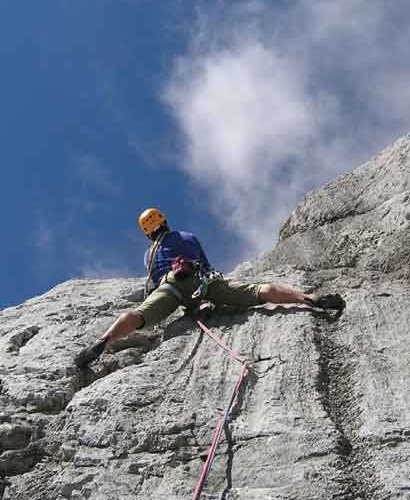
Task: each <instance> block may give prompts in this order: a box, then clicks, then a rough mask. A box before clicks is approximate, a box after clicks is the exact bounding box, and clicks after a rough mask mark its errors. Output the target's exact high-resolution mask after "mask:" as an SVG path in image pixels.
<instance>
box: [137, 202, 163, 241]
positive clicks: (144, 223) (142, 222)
mask: <svg viewBox="0 0 410 500" xmlns="http://www.w3.org/2000/svg"><path fill="white" fill-rule="evenodd" d="M166 223H167V220H166V218H165V215H164V214H163V213H162V212H160V211H159V210H158V208H147V209H146V210H144V211H143V212H142V214H141V215H140V216H139V218H138V224H139V226H140V228H141V229H142V230H143V231H144V233H145V234H146V235H147V236H148V238H151V237H152V235H153V234H154V233H155V231H157V230H158V229H159V228H160V226H162V225H164V224H166Z"/></svg>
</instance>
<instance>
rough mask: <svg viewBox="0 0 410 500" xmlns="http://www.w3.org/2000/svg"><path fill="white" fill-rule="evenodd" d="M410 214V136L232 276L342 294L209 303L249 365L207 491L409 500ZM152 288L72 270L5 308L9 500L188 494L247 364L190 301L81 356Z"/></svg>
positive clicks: (310, 201)
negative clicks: (308, 302) (334, 301)
mask: <svg viewBox="0 0 410 500" xmlns="http://www.w3.org/2000/svg"><path fill="white" fill-rule="evenodd" d="M409 225H410V136H408V137H404V138H402V139H400V140H399V141H397V142H396V143H395V144H393V146H391V147H390V148H388V149H386V150H385V151H383V152H381V153H380V154H379V155H377V156H376V157H375V158H374V159H373V160H371V161H370V162H369V163H367V164H365V165H363V166H361V167H359V168H357V169H355V170H354V171H353V172H352V173H349V174H347V175H344V176H343V177H341V178H339V179H338V180H337V181H336V182H334V183H332V184H330V185H328V186H326V187H324V188H323V189H320V190H318V191H316V192H314V193H311V194H309V195H308V196H307V197H306V199H305V200H304V202H303V203H302V204H301V205H300V206H299V207H298V208H297V209H296V210H295V212H294V213H293V214H291V216H290V218H289V219H288V221H287V222H286V223H285V224H284V225H283V228H282V231H281V239H280V242H279V244H278V245H277V247H276V248H275V249H274V250H273V251H272V252H271V253H269V254H267V255H265V256H264V257H262V258H260V259H258V260H256V261H254V262H248V263H244V264H243V265H241V266H239V268H238V269H237V270H236V271H235V272H234V273H233V274H232V276H231V277H232V278H237V279H242V280H246V281H249V282H253V281H255V280H257V281H263V282H270V281H275V282H281V283H285V284H289V285H291V286H293V287H297V288H299V289H303V290H314V291H317V292H324V293H325V292H333V291H339V292H340V293H342V294H343V295H344V296H345V298H346V300H347V304H348V305H347V308H346V310H345V312H344V314H343V315H342V316H341V317H340V318H337V317H333V316H331V315H326V314H323V313H320V312H318V311H316V312H312V311H311V310H309V309H308V308H307V307H304V306H287V307H283V306H273V305H269V306H267V307H259V308H255V309H252V310H248V311H237V310H232V309H220V310H215V311H213V312H212V313H211V314H210V315H209V317H208V318H207V320H206V323H207V325H208V326H210V327H211V328H212V329H214V331H216V330H218V331H219V334H220V335H221V336H222V337H223V338H224V340H225V341H226V342H228V343H229V344H230V345H232V346H233V348H235V349H236V350H238V351H240V352H241V353H242V354H243V355H244V356H246V357H248V358H249V359H250V360H252V361H253V372H252V374H251V376H250V377H249V378H248V383H247V386H246V388H245V391H244V392H243V394H242V397H241V399H240V401H239V402H238V404H237V405H236V408H235V411H234V413H233V415H232V419H231V422H230V424H229V427H228V428H226V429H225V433H224V434H223V439H222V441H221V444H220V446H219V448H218V453H217V456H216V459H215V461H214V464H213V467H212V469H211V473H210V475H209V479H208V481H207V483H206V485H205V488H204V492H203V495H202V498H204V499H205V498H207V499H215V500H216V499H221V498H222V499H229V500H239V499H240V500H268V499H269V500H273V499H274V500H284V499H288V500H290V499H293V500H298V499H321V500H328V499H359V498H360V499H363V500H380V499H395V498H400V499H410V391H409V385H410V347H409V345H410V344H409V335H410V328H409V325H410V312H409V298H410V286H409V274H410V273H409V263H410V260H409V257H410V231H409ZM142 294H143V279H118V280H112V279H111V280H85V279H83V280H73V281H69V282H67V283H63V284H61V285H59V286H57V287H56V288H54V289H53V290H51V291H50V292H48V293H46V294H45V295H43V296H41V297H37V298H34V299H32V300H29V301H27V302H25V303H24V304H22V305H20V306H17V307H13V308H8V309H6V310H4V311H2V312H0V370H1V372H0V373H1V384H0V402H1V406H0V471H3V473H5V475H6V477H7V479H8V480H9V481H10V483H11V485H10V486H8V487H6V488H5V491H4V496H3V498H4V499H8V500H10V499H13V500H23V499H24V500H25V499H38V500H40V499H41V500H57V499H58V500H59V499H73V500H74V499H75V500H83V499H93V500H98V499H101V500H103V499H104V500H114V499H115V500H117V499H121V500H127V499H130V500H131V499H136V498H138V499H141V500H154V499H155V500H158V499H160V500H162V499H164V500H172V499H175V500H178V499H181V500H183V499H190V498H191V496H192V492H193V490H194V489H195V486H196V483H197V481H198V479H199V476H200V472H201V468H202V464H203V460H204V459H205V458H206V453H207V450H208V448H209V445H210V443H211V440H212V436H213V431H214V430H215V427H216V425H217V423H218V421H219V419H220V416H221V413H222V412H223V409H224V407H225V406H226V404H227V401H228V399H229V397H230V394H231V391H232V388H233V386H234V384H235V382H236V379H237V377H238V374H239V371H240V366H238V363H237V362H235V361H233V360H231V359H229V358H228V357H227V356H226V355H225V353H224V352H223V351H221V350H220V348H219V347H218V346H217V345H216V344H215V343H213V341H212V340H210V339H209V338H207V337H203V336H202V335H201V334H200V331H199V329H198V327H197V326H195V324H194V323H193V321H192V320H191V319H190V318H189V317H186V316H184V315H183V313H182V311H179V312H177V313H175V314H174V315H173V316H172V317H171V318H169V319H168V320H167V322H166V323H164V324H161V325H159V326H158V327H156V328H154V329H146V330H144V331H142V333H141V334H140V335H138V336H130V337H129V338H128V339H126V340H124V341H123V342H121V343H119V344H118V345H117V347H116V348H117V350H118V352H116V353H115V354H104V356H103V357H102V358H101V359H100V360H99V361H98V362H96V363H94V364H93V365H91V368H90V370H86V371H84V372H82V373H81V372H79V371H78V370H77V369H76V368H75V367H74V366H73V363H72V359H73V356H74V355H75V353H77V352H78V351H79V349H81V348H82V347H84V346H85V345H88V344H90V343H91V342H92V341H93V340H95V339H96V338H97V337H98V336H99V335H100V334H101V332H102V331H103V330H104V329H105V328H106V327H107V326H108V325H109V324H110V323H111V322H112V321H113V319H114V318H116V317H117V316H118V314H120V313H121V312H122V311H123V310H125V309H127V308H129V307H134V306H135V304H136V303H138V302H139V301H141V300H142ZM0 484H1V480H0ZM3 489H4V488H2V487H1V486H0V492H1V491H2V490H3ZM0 498H1V496H0Z"/></svg>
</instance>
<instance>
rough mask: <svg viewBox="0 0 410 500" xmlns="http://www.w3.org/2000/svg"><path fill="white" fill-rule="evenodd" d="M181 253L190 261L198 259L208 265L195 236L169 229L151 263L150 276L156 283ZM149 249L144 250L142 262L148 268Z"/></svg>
mask: <svg viewBox="0 0 410 500" xmlns="http://www.w3.org/2000/svg"><path fill="white" fill-rule="evenodd" d="M178 255H182V256H183V257H186V258H187V259H188V260H190V261H198V260H199V261H200V262H201V263H202V264H203V265H204V266H205V267H210V266H209V262H208V259H207V257H206V255H205V252H204V251H203V250H202V247H201V244H200V243H199V241H198V240H197V238H196V237H195V236H194V235H193V234H191V233H187V232H185V231H170V232H169V233H166V234H165V236H164V237H163V239H162V241H161V244H160V245H159V247H158V249H157V252H156V255H155V259H154V262H153V265H152V270H151V278H152V281H153V282H154V283H155V284H156V285H157V284H158V283H159V281H160V279H161V278H162V276H164V274H166V273H167V272H168V271H170V270H171V266H172V262H173V260H174V259H175V257H178ZM148 258H149V249H148V250H147V251H146V252H145V256H144V263H145V267H146V268H147V269H148V264H149V262H148Z"/></svg>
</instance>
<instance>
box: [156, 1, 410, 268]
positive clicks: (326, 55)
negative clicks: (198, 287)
mask: <svg viewBox="0 0 410 500" xmlns="http://www.w3.org/2000/svg"><path fill="white" fill-rule="evenodd" d="M204 5H205V4H204ZM218 5H219V8H217V9H216V10H213V11H211V10H210V9H209V8H208V7H207V8H206V9H202V10H200V13H199V16H198V26H197V30H196V33H195V35H194V36H193V40H192V47H191V50H190V51H189V53H188V54H186V55H185V56H184V57H182V58H179V59H178V60H177V61H176V62H175V68H174V73H173V75H172V77H171V79H170V82H169V83H168V85H167V88H166V90H165V100H166V102H167V103H168V104H169V105H170V106H171V109H172V112H173V113H174V116H175V117H176V119H177V122H178V125H179V127H180V130H181V132H182V134H183V137H184V144H185V149H184V153H183V159H182V162H181V164H182V166H183V168H184V169H185V170H186V171H187V172H188V173H189V174H190V175H191V176H192V178H193V179H194V180H195V181H196V182H197V183H198V185H200V186H205V187H206V189H207V191H208V193H209V201H210V204H209V205H210V209H211V210H212V211H214V212H216V213H218V212H221V211H223V213H224V214H225V216H226V217H225V222H226V224H227V226H228V227H229V228H230V229H233V230H235V231H236V232H237V234H238V235H239V236H242V238H243V241H244V248H243V255H242V256H239V255H237V256H236V257H237V258H238V259H239V258H240V257H247V256H249V255H252V254H255V252H261V251H264V250H267V249H269V248H271V247H272V246H273V243H274V241H275V234H276V233H277V230H278V227H279V224H280V222H282V221H283V220H284V218H285V216H286V214H288V213H289V211H290V210H291V209H293V208H294V206H295V204H296V202H297V201H298V200H300V198H301V196H302V195H303V193H305V192H306V190H309V189H312V188H314V187H317V186H319V185H321V184H323V183H324V182H327V181H329V180H331V179H333V178H334V177H335V176H336V175H337V174H338V173H340V172H342V171H346V170H348V169H350V168H351V167H352V166H353V164H355V163H358V162H361V161H363V160H365V159H367V157H368V156H369V155H370V154H372V153H374V152H375V151H376V150H377V149H380V148H382V147H384V146H385V145H386V144H387V143H389V142H390V141H391V140H392V139H393V138H395V136H397V135H399V134H402V133H406V132H407V131H408V129H409V128H410V127H409V126H410V113H409V105H410V91H409V89H410V65H409V63H408V61H409V60H410V57H409V55H410V54H409V47H410V30H408V25H409V22H410V11H409V10H408V8H407V6H406V2H404V1H403V0H398V1H397V2H395V3H394V4H392V3H390V4H389V5H387V4H386V3H385V2H383V1H382V0H354V1H353V0H345V1H343V2H340V1H339V0H316V1H312V2H292V3H291V4H290V3H289V4H288V6H287V7H282V8H281V9H280V8H278V7H274V6H272V3H271V2H264V1H248V2H245V1H243V2H237V3H235V5H232V4H231V3H230V2H228V3H223V2H222V3H218ZM290 5H291V6H290Z"/></svg>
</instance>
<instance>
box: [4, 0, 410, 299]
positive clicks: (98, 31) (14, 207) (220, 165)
mask: <svg viewBox="0 0 410 500" xmlns="http://www.w3.org/2000/svg"><path fill="white" fill-rule="evenodd" d="M409 26H410V12H409V9H408V5H407V2H406V1H404V0H397V1H395V2H393V3H390V4H389V5H388V6H387V3H386V2H383V1H382V0H380V1H379V0H355V1H353V0H345V1H344V2H340V1H336V0H334V1H333V0H326V1H325V0H313V1H312V2H302V1H300V2H298V1H280V2H279V1H278V2H272V1H270V2H268V1H262V0H261V1H257V0H252V1H240V0H238V1H235V2H233V1H231V2H223V1H220V0H218V1H213V0H209V1H206V2H205V1H200V2H196V1H178V0H175V1H172V0H170V1H166V2H165V1H160V0H151V1H143V0H88V1H87V2H81V1H80V0H71V1H68V0H41V1H40V2H24V8H23V7H22V3H21V2H12V1H4V2H2V3H1V6H0V68H1V79H0V143H1V172H2V176H1V179H2V182H1V184H0V208H1V211H0V214H1V215H0V217H1V223H2V244H1V246H0V262H1V263H2V265H1V267H0V308H2V307H5V306H8V305H13V304H17V303H20V302H22V301H23V300H25V299H27V298H29V297H32V296H35V295H38V294H40V293H42V292H44V291H46V290H47V289H49V288H50V287H52V286H54V285H55V284H57V283H59V282H62V281H64V280H66V279H69V278H73V277H80V276H86V277H104V276H107V277H112V276H136V275H142V274H143V265H142V254H143V252H144V250H145V247H146V244H147V242H146V240H145V239H144V237H143V235H142V234H140V232H139V231H138V230H137V229H136V226H135V219H136V216H137V215H138V213H140V212H141V211H142V210H143V209H144V208H146V207H147V206H152V205H154V206H158V207H160V208H161V209H162V210H163V211H164V212H165V213H166V214H167V215H168V219H169V220H170V222H171V225H172V226H173V227H175V228H180V229H185V230H191V231H193V232H195V233H196V234H197V235H198V237H199V238H200V240H201V241H202V243H203V246H204V247H205V249H206V251H207V253H208V255H209V258H210V260H211V261H212V262H213V263H214V264H215V265H216V266H217V267H220V268H223V269H225V270H228V269H231V268H232V267H233V266H234V265H235V264H237V263H239V262H241V261H242V260H244V259H249V258H252V257H255V256H257V255H258V254H260V253H261V252H264V251H267V250H269V249H271V248H272V247H273V246H274V244H275V242H276V240H277V232H278V228H279V226H280V223H281V222H283V220H284V219H285V218H286V216H287V214H288V213H289V212H290V211H291V210H292V209H293V208H294V207H295V206H296V204H297V203H298V202H299V201H300V200H301V199H302V198H303V195H304V193H306V191H308V190H311V189H313V188H315V187H317V186H320V185H322V184H324V183H326V182H329V181H330V180H333V179H334V178H336V177H337V175H339V174H340V173H343V172H346V171H348V170H351V168H352V167H353V166H355V165H357V164H359V163H360V162H362V161H365V160H367V159H368V158H369V157H370V156H371V155H372V154H374V153H376V152H377V151H378V150H380V149H381V148H383V147H384V146H386V145H387V144H389V143H390V142H391V141H392V140H394V139H395V138H397V137H398V136H400V135H402V134H405V133H408V132H409V129H410V64H409V61H410V54H409V51H410V49H409V47H410V30H409Z"/></svg>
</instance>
